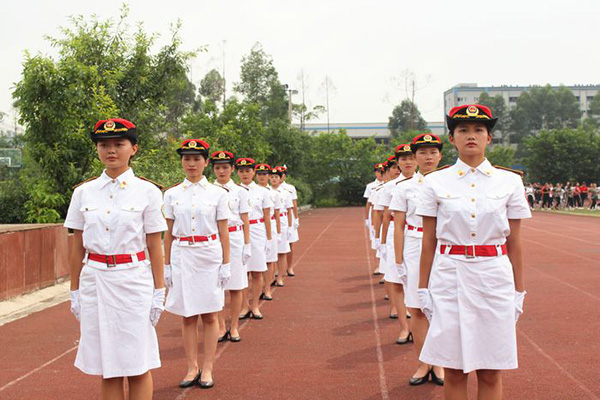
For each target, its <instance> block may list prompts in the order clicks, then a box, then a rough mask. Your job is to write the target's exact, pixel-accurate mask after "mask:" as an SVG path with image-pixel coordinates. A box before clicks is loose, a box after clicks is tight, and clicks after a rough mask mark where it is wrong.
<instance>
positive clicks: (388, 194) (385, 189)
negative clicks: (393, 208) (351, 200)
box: [375, 174, 406, 210]
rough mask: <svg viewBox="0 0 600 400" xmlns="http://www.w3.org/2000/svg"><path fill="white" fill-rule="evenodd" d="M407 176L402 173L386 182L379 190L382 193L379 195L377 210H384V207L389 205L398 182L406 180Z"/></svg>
mask: <svg viewBox="0 0 600 400" xmlns="http://www.w3.org/2000/svg"><path fill="white" fill-rule="evenodd" d="M405 179H406V177H405V176H404V175H402V174H400V175H399V176H398V177H397V178H394V179H392V180H391V181H388V182H386V183H384V184H383V185H382V187H381V189H380V190H379V191H380V193H379V195H378V196H377V204H376V206H377V207H376V208H375V209H376V210H383V209H384V207H389V206H390V203H391V202H392V191H393V190H394V188H395V187H396V183H397V182H400V181H403V180H405Z"/></svg>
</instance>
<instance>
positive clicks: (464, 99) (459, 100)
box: [456, 97, 467, 102]
mask: <svg viewBox="0 0 600 400" xmlns="http://www.w3.org/2000/svg"><path fill="white" fill-rule="evenodd" d="M456 101H458V102H461V101H467V98H466V97H458V98H457V99H456Z"/></svg>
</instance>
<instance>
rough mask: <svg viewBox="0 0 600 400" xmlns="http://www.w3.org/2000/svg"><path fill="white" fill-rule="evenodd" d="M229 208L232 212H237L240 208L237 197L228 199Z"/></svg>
mask: <svg viewBox="0 0 600 400" xmlns="http://www.w3.org/2000/svg"><path fill="white" fill-rule="evenodd" d="M228 204H229V210H231V212H232V213H233V214H239V210H240V199H239V198H238V197H232V198H230V199H229V203H228Z"/></svg>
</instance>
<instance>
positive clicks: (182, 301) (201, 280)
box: [165, 240, 225, 317]
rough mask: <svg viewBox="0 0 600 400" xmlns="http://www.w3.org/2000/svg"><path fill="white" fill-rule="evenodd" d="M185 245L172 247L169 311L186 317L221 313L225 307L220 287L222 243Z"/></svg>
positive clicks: (167, 306)
mask: <svg viewBox="0 0 600 400" xmlns="http://www.w3.org/2000/svg"><path fill="white" fill-rule="evenodd" d="M185 243H186V242H183V243H181V245H180V244H179V243H177V242H173V246H171V270H172V273H171V274H172V279H173V287H171V288H169V293H168V294H167V301H166V303H165V309H166V310H167V311H169V312H170V313H173V314H176V315H181V316H182V317H191V316H192V315H200V314H208V313H213V312H218V311H221V310H222V309H223V305H224V303H225V292H224V291H223V289H222V288H220V287H219V267H220V266H221V262H222V261H223V250H222V248H221V243H220V242H219V241H216V240H215V241H210V242H202V243H196V244H195V245H193V246H189V245H187V244H185Z"/></svg>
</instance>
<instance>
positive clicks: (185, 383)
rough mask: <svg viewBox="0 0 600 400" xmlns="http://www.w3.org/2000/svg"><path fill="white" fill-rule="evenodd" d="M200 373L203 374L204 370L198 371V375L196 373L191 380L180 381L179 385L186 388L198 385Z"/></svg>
mask: <svg viewBox="0 0 600 400" xmlns="http://www.w3.org/2000/svg"><path fill="white" fill-rule="evenodd" d="M200 375H202V371H198V375H196V376H195V377H194V379H192V380H191V381H181V382H179V387H180V388H182V389H185V388H189V387H192V386H195V385H197V384H198V381H199V380H200Z"/></svg>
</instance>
